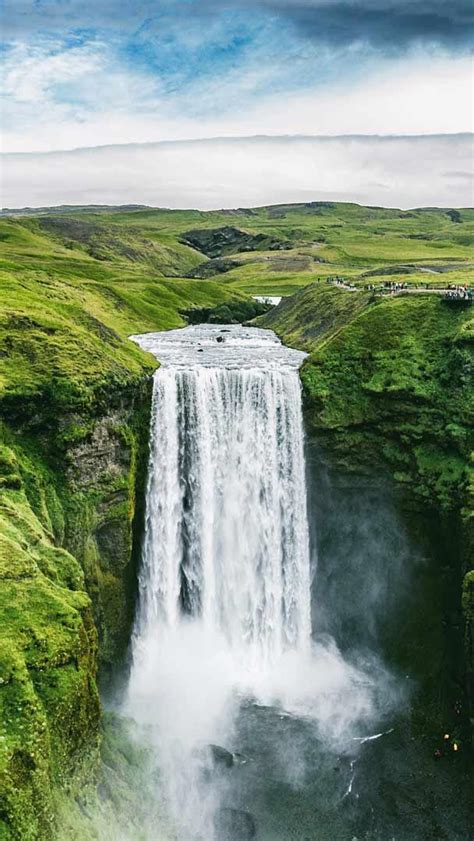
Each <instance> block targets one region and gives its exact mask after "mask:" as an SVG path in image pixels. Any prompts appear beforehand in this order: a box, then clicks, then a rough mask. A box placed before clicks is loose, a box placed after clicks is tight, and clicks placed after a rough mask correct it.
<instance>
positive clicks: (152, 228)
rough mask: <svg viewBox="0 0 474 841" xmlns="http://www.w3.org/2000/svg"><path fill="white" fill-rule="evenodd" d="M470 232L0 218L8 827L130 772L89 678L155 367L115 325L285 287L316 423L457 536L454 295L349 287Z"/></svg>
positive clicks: (122, 556)
mask: <svg viewBox="0 0 474 841" xmlns="http://www.w3.org/2000/svg"><path fill="white" fill-rule="evenodd" d="M473 232H474V211H470V210H461V211H455V210H437V209H427V210H414V211H410V212H402V211H398V210H383V209H380V208H362V207H359V206H357V205H349V204H347V205H343V204H336V203H328V202H322V203H310V204H307V205H294V206H291V205H290V206H279V207H270V208H259V209H255V210H236V211H220V212H212V213H201V212H199V211H167V210H152V209H148V208H138V209H134V208H118V209H100V208H94V209H91V208H84V209H82V210H74V209H66V210H64V211H62V212H58V211H55V212H51V213H47V212H45V213H33V214H29V215H24V216H19V217H15V218H9V217H4V218H2V219H0V283H1V288H2V306H1V309H0V357H1V361H2V365H1V370H0V412H1V418H2V422H1V423H2V425H1V427H0V430H1V448H0V577H1V579H2V587H1V592H0V623H1V625H2V640H1V646H0V715H1V717H2V736H3V741H2V742H1V744H0V838H1V839H2V841H3V839H4V838H5V839H8V841H18V839H22V841H23V840H24V841H49V840H50V839H52V838H58V839H59V841H73V840H74V841H75V840H76V839H79V838H81V839H82V838H95V837H97V827H98V826H99V825H100V827H101V828H102V829H103V827H105V826H109V827H112V826H113V819H112V815H113V812H114V811H115V812H116V813H117V811H118V813H119V814H124V815H125V814H126V811H127V810H126V804H127V802H128V801H127V790H128V788H129V787H133V780H135V781H136V782H137V781H138V784H139V785H140V780H139V774H138V771H137V770H136V768H137V767H138V764H140V763H138V764H137V763H135V761H134V759H133V757H132V756H131V753H130V751H132V753H133V748H132V747H131V744H129V745H128V747H127V736H126V734H125V733H123V732H122V731H121V725H120V724H119V722H118V721H117V720H115V721H114V722H113V726H112V727H111V728H109V729H108V730H107V728H105V734H104V731H102V732H101V711H100V705H99V700H98V693H97V669H98V668H99V679H100V683H101V686H102V687H103V690H104V692H107V691H108V689H109V688H110V687H111V684H112V681H113V680H114V679H116V678H117V675H118V674H119V672H120V665H121V664H123V662H124V659H125V655H126V650H127V645H128V641H129V636H130V628H131V622H132V618H133V612H134V600H135V582H136V563H137V560H138V559H137V551H138V549H137V548H138V547H139V542H140V530H141V520H142V513H143V512H142V510H141V508H142V499H143V486H144V481H145V474H146V460H147V438H148V420H149V408H150V396H151V388H150V375H151V373H152V372H153V370H154V369H155V367H156V361H155V360H154V359H153V358H152V357H151V356H148V355H147V354H145V353H143V352H142V351H141V350H140V349H139V348H138V347H137V346H136V345H135V344H134V343H133V342H131V341H129V339H128V337H129V336H130V335H131V334H133V333H139V332H146V331H151V330H165V329H170V328H175V327H179V326H183V325H184V324H185V323H186V320H185V319H186V318H187V319H189V321H191V322H195V323H197V322H198V321H200V320H202V319H206V320H207V319H209V320H212V321H216V320H217V321H219V320H222V321H240V320H242V321H247V320H249V319H250V318H253V317H254V316H256V315H258V314H261V313H262V312H263V311H264V309H265V307H264V305H260V304H257V303H256V302H255V301H252V300H251V299H250V298H249V296H251V295H283V296H286V295H293V293H295V292H296V293H297V294H296V295H294V297H292V298H288V299H287V300H284V301H283V303H282V304H281V306H280V307H278V309H275V310H272V311H270V312H268V313H267V314H266V315H264V316H263V318H262V319H260V323H262V324H264V325H265V326H269V327H272V328H273V329H275V330H276V332H278V333H279V334H280V335H281V336H282V337H283V339H284V340H285V341H287V342H288V343H289V344H293V345H296V346H298V347H301V348H303V349H305V350H307V351H308V353H309V354H310V355H309V358H308V361H307V363H306V364H305V366H304V368H303V372H302V377H303V383H304V389H305V396H306V407H307V415H308V420H309V422H310V425H311V428H312V429H313V430H315V431H317V433H318V437H320V438H321V439H322V440H324V442H325V443H326V445H327V447H328V448H329V449H330V450H331V452H332V457H333V458H334V459H335V461H336V462H338V463H340V464H341V465H343V466H344V467H345V468H347V469H349V470H353V471H354V470H355V471H361V470H363V469H364V468H365V467H367V465H369V464H370V465H371V467H374V466H375V467H376V468H378V467H380V468H381V469H387V468H388V469H389V470H390V471H391V473H392V475H393V476H394V477H395V480H396V482H397V483H398V485H399V487H400V488H403V489H404V493H406V494H407V495H409V496H410V497H411V498H412V499H413V500H414V501H415V504H417V505H420V506H428V507H431V508H434V509H436V510H437V511H440V512H446V514H448V513H449V514H450V515H453V516H454V515H456V516H457V515H458V514H459V513H460V512H461V513H462V522H463V524H464V527H465V529H466V535H467V534H468V531H467V524H468V522H470V520H469V517H470V516H471V515H472V489H471V491H470V490H469V488H470V487H471V488H472V485H471V486H470V485H469V470H468V459H469V452H470V449H471V438H470V425H471V424H472V402H471V394H470V392H469V384H470V380H469V377H470V375H471V365H472V357H471V345H470V342H471V340H472V321H471V317H470V310H469V309H468V308H465V307H453V306H449V305H448V303H447V302H445V301H443V300H442V299H440V298H439V297H436V296H432V295H420V296H416V297H415V296H412V297H404V298H398V297H394V298H389V299H381V298H380V297H376V296H374V295H373V294H372V292H371V291H370V290H368V289H365V288H364V287H366V286H367V285H368V284H372V283H376V284H379V283H383V282H387V281H390V280H392V279H393V280H396V281H400V280H403V281H404V282H406V283H408V284H409V285H412V286H415V287H419V286H420V285H423V286H424V285H425V284H427V285H428V286H440V287H442V286H445V285H446V284H447V283H448V282H449V283H466V282H469V280H470V279H471V280H472V278H473V277H474V271H473V267H474V256H473V255H474V250H473V248H472V244H473V239H472V238H473ZM335 275H337V276H341V277H344V278H346V279H350V281H351V282H352V283H354V284H355V286H356V287H360V289H359V291H356V292H351V293H349V292H345V291H343V290H341V289H338V288H335V287H333V286H330V285H328V284H327V283H326V282H325V281H326V279H327V278H328V277H333V276H335ZM470 494H471V495H470ZM471 522H472V521H471ZM469 534H470V532H469ZM466 558H467V554H466ZM466 569H467V561H466ZM471 583H472V581H471V578H469V577H468V578H466V590H465V593H467V595H466V594H465V597H464V602H465V605H467V607H466V618H467V619H468V620H469V622H471V625H472V617H471V619H469V617H470V613H469V611H471V612H472V610H471V602H470V601H469V593H470V592H471V590H472V587H471ZM469 588H471V589H469ZM471 625H469V623H468V625H467V627H468V629H469V628H471ZM469 633H471V631H469V630H468V631H467V632H466V634H467V636H466V651H467V652H468V649H469V646H471V648H470V649H469V650H470V651H471V655H470V656H471V657H472V640H471V637H470V636H469ZM471 664H472V660H471ZM114 734H115V736H114ZM115 738H117V739H119V740H120V741H121V744H120V745H118V744H117V743H113V741H114V739H115ZM101 744H102V762H104V761H105V762H106V764H107V765H108V767H109V769H110V768H112V769H113V774H112V777H111V779H113V783H110V785H109V789H110V790H107V791H105V789H107V785H108V783H107V781H106V780H105V781H104V778H103V777H102V778H101V757H100V746H101ZM124 757H128V758H129V759H130V761H129V762H128V760H127V759H125V760H124ZM140 761H141V760H140ZM99 781H101V785H102V793H103V795H104V796H103V797H101V798H99V799H98V795H97V791H98V789H97V783H98V782H99ZM104 787H105V789H104ZM114 789H115V791H116V792H119V793H120V798H123V802H124V806H123V808H122V807H120V808H119V804H118V803H117V802H115V801H114V797H115V800H116V796H115V795H114V793H113V790H114ZM104 791H105V793H104ZM120 809H121V810H122V811H120ZM91 815H93V816H95V817H91ZM138 819H139V816H138V817H137V820H138ZM58 821H59V823H58ZM97 822H98V823H97ZM58 826H60V829H59V828H58ZM110 833H111V837H113V830H112V829H110Z"/></svg>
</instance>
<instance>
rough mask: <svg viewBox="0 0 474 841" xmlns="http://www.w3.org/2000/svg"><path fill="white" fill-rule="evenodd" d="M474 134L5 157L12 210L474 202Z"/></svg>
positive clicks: (6, 196)
mask: <svg viewBox="0 0 474 841" xmlns="http://www.w3.org/2000/svg"><path fill="white" fill-rule="evenodd" d="M471 166H472V138H471V137H469V136H465V135H461V136H438V137H429V136H425V137H418V138H410V137H391V138H379V137H356V138H354V137H352V138H350V137H333V138H315V137H313V138H304V137H299V138H288V137H280V138H277V137H272V138H268V137H267V138H265V137H261V138H235V139H228V140H222V139H219V140H208V141H192V142H184V143H154V144H149V145H131V146H111V147H104V148H99V149H82V150H78V151H73V152H54V153H49V154H43V155H41V154H27V155H5V156H4V157H3V174H4V177H3V200H2V203H3V205H4V206H7V207H21V206H25V205H30V206H42V205H56V204H88V203H94V204H95V203H96V204H126V203H143V204H149V205H153V206H161V207H196V208H202V209H209V208H219V207H238V206H252V205H254V206H255V205H262V204H271V203H277V202H290V201H313V200H321V199H322V200H325V199H328V200H339V201H356V202H360V203H362V204H377V205H383V206H391V207H404V208H405V207H419V206H422V205H425V206H426V205H441V206H466V205H472V204H473V203H474V197H473V195H472V181H471V180H470V179H469V178H465V177H459V174H461V175H465V174H468V173H469V172H470V171H471Z"/></svg>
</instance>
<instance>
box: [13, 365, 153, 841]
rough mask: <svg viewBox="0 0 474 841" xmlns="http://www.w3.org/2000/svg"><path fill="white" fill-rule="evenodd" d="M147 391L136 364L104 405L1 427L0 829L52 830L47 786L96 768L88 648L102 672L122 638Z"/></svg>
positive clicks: (116, 657) (121, 650)
mask: <svg viewBox="0 0 474 841" xmlns="http://www.w3.org/2000/svg"><path fill="white" fill-rule="evenodd" d="M149 400H150V383H149V381H148V380H147V378H145V377H144V378H143V379H142V381H141V383H135V384H134V385H133V386H130V387H129V388H126V389H122V390H121V391H117V392H115V393H114V392H113V391H112V390H111V393H110V394H109V398H108V407H107V410H104V407H103V406H101V405H100V404H99V405H95V406H94V405H92V406H89V408H88V411H87V412H85V411H83V412H82V413H78V412H77V411H76V412H74V413H70V414H69V415H67V414H65V415H62V416H60V417H59V418H58V422H57V424H54V425H53V424H51V423H50V424H49V429H47V426H48V425H47V424H46V422H45V420H44V419H43V422H42V423H41V422H40V418H39V417H38V415H35V418H34V419H31V418H29V420H27V422H26V425H21V424H20V425H16V426H15V427H12V426H9V427H7V426H4V427H3V429H2V432H3V441H4V444H3V446H2V450H1V455H0V467H1V483H2V493H1V502H0V516H1V524H0V525H1V528H0V531H1V547H2V550H1V575H2V578H3V579H4V580H3V582H2V588H1V592H2V605H1V608H2V649H1V650H2V655H1V686H0V701H1V713H2V719H3V721H2V725H3V732H5V733H6V739H5V741H4V742H2V759H1V765H0V774H1V777H0V791H1V792H2V800H1V801H0V827H1V829H2V830H3V832H4V834H5V837H6V838H9V837H11V838H22V839H30V838H31V839H43V838H44V839H49V838H51V837H54V836H53V827H54V819H55V805H54V803H55V797H56V794H57V792H59V791H60V790H61V789H63V790H66V791H68V792H69V793H70V795H72V796H75V793H76V794H77V793H78V792H80V791H81V790H82V789H83V788H84V786H85V785H87V784H90V783H91V782H93V781H94V780H95V779H96V777H97V772H98V768H99V746H100V736H99V728H100V704H99V696H98V691H97V683H96V679H97V671H98V665H99V661H100V666H101V677H102V682H103V683H104V685H107V684H108V681H109V676H110V673H111V670H112V666H113V667H114V673H115V674H117V672H118V670H119V667H120V663H123V661H124V657H125V654H126V650H127V645H128V641H129V639H130V630H131V623H132V619H133V608H134V598H135V584H134V582H135V568H134V567H135V556H134V529H137V533H138V530H139V524H140V506H139V505H138V506H137V499H141V496H142V495H141V490H142V486H143V481H144V476H145V470H146V453H147V439H148V417H149ZM32 424H33V426H34V429H33V428H32ZM38 425H39V427H40V428H41V429H42V430H43V432H42V433H40V434H38ZM46 429H47V431H45V430H46ZM99 652H100V654H99ZM2 838H3V835H2Z"/></svg>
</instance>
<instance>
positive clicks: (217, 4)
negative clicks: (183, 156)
mask: <svg viewBox="0 0 474 841" xmlns="http://www.w3.org/2000/svg"><path fill="white" fill-rule="evenodd" d="M242 11H243V12H244V13H245V14H247V15H248V16H249V19H253V18H254V17H255V15H256V14H259V13H260V14H262V15H267V16H268V17H273V18H279V19H280V20H282V21H286V22H287V23H289V24H290V25H294V26H295V28H297V29H298V31H299V33H300V34H301V35H302V36H303V37H304V38H306V39H311V40H315V41H317V42H318V43H329V44H351V43H353V42H355V41H360V40H362V41H365V42H367V43H369V44H372V45H375V46H377V47H379V48H382V49H384V50H385V49H388V50H389V51H392V50H393V49H394V48H395V49H403V48H405V47H406V46H407V45H409V44H411V43H412V42H413V41H417V42H419V41H423V42H428V43H437V44H442V45H444V46H447V47H450V48H452V49H458V48H459V47H463V46H465V45H466V44H467V43H469V41H471V42H472V23H473V7H472V2H471V0H450V2H449V3H447V2H446V0H188V2H186V3H184V2H182V0H160V2H157V0H136V2H133V3H125V2H121V0H96V2H94V1H93V0H63V1H62V2H58V0H5V2H4V13H3V19H4V31H5V37H18V35H23V34H25V33H28V34H31V33H33V32H35V31H36V32H37V31H39V30H42V31H46V32H51V31H55V32H58V31H64V30H65V29H71V30H73V29H75V30H77V29H83V30H90V29H91V28H98V29H101V30H104V31H111V30H115V31H117V30H118V31H121V32H122V33H123V34H129V33H136V32H138V31H140V29H141V28H142V27H144V28H145V29H148V30H151V29H157V28H158V27H161V28H162V29H163V28H168V29H170V28H172V27H173V26H176V25H179V26H180V27H181V28H184V29H187V28H189V27H190V25H191V22H192V20H193V18H194V19H198V20H202V19H203V18H205V19H206V26H208V25H209V22H211V23H212V21H213V20H215V19H216V17H219V16H221V15H228V16H231V15H236V14H238V13H239V12H242Z"/></svg>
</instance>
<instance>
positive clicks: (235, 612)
mask: <svg viewBox="0 0 474 841" xmlns="http://www.w3.org/2000/svg"><path fill="white" fill-rule="evenodd" d="M135 339H136V341H137V342H138V343H139V344H140V345H141V346H142V347H143V348H145V349H146V350H150V351H151V352H152V353H154V354H155V355H156V356H157V358H158V359H159V360H160V362H161V367H160V368H159V369H158V371H157V372H156V373H155V376H154V390H153V403H152V421H151V443H150V461H149V474H148V487H147V498H146V524H145V539H144V546H143V557H142V568H141V572H140V608H139V615H138V620H137V628H136V636H137V640H138V641H139V640H140V638H141V637H142V636H143V635H146V634H147V629H150V627H152V626H153V627H155V626H156V627H158V626H160V625H161V626H162V625H164V626H166V627H173V626H175V625H177V624H179V623H180V622H181V621H183V619H184V618H185V617H186V616H188V617H189V616H191V617H200V620H201V622H202V623H203V625H204V626H205V627H206V628H207V629H208V630H209V631H212V630H216V632H219V633H221V634H223V635H224V636H225V638H226V640H227V642H228V643H229V645H230V646H231V647H232V648H233V649H234V650H239V649H241V650H242V653H244V652H245V656H246V657H249V658H250V659H251V660H252V659H253V661H254V665H255V666H258V664H259V663H260V664H262V665H263V663H265V662H268V661H271V660H273V659H274V658H275V657H278V656H279V655H280V654H281V653H282V652H283V651H284V650H286V649H288V648H300V649H301V648H304V647H305V646H307V645H308V644H309V639H310V632H311V628H310V575H309V541H308V525H307V512H306V486H305V465H304V452H303V427H302V418H301V396H300V381H299V374H298V368H299V366H300V364H301V362H302V361H303V359H304V354H303V353H301V352H299V351H295V350H290V349H288V348H284V347H283V346H282V345H281V344H280V342H279V340H278V339H277V338H276V336H275V335H274V334H273V333H271V332H270V331H267V330H258V329H255V328H252V329H246V328H242V327H240V326H235V327H219V326H214V325H212V326H211V325H206V326H199V327H189V328H185V329H183V330H174V331H170V332H167V333H162V334H159V333H157V334H148V335H146V336H143V337H135Z"/></svg>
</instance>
